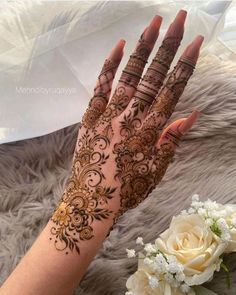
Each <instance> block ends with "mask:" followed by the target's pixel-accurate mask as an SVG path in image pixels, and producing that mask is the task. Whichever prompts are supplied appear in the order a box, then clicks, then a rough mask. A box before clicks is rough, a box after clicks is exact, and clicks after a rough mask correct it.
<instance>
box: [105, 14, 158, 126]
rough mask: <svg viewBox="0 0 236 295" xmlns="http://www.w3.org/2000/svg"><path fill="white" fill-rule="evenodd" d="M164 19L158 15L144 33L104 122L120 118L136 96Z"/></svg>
mask: <svg viewBox="0 0 236 295" xmlns="http://www.w3.org/2000/svg"><path fill="white" fill-rule="evenodd" d="M161 21H162V17H160V16H158V15H156V16H155V17H154V18H153V20H152V21H151V23H150V25H149V26H148V27H147V28H146V29H145V30H144V32H143V33H142V35H141V37H140V39H139V41H138V44H137V45H136V48H135V51H134V52H133V53H132V54H131V56H130V59H129V61H128V63H127V65H126V66H125V69H124V70H123V72H122V74H121V77H120V79H119V82H118V84H117V87H116V90H115V92H114V95H113V96H112V98H111V100H110V101H109V103H108V106H107V112H105V113H104V114H103V117H104V121H107V120H108V119H109V118H113V117H116V116H118V115H119V114H120V113H121V112H122V111H123V110H124V109H125V108H126V106H127V105H128V103H129V101H130V99H131V98H132V96H133V95H134V92H135V90H136V88H137V85H138V83H139V80H140V78H141V76H142V73H143V69H144V67H145V64H146V63H147V60H148V57H149V55H150V53H151V51H152V49H153V47H154V44H155V42H156V39H157V37H158V34H159V28H160V25H161Z"/></svg>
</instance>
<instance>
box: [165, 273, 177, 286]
mask: <svg viewBox="0 0 236 295" xmlns="http://www.w3.org/2000/svg"><path fill="white" fill-rule="evenodd" d="M164 279H165V280H166V281H167V283H169V284H171V285H173V283H174V281H175V279H174V276H173V275H172V274H171V273H169V272H167V273H166V274H164Z"/></svg>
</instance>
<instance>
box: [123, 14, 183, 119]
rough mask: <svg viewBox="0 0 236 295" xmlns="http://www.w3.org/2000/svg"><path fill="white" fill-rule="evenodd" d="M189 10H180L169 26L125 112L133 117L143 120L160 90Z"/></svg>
mask: <svg viewBox="0 0 236 295" xmlns="http://www.w3.org/2000/svg"><path fill="white" fill-rule="evenodd" d="M186 15H187V12H186V11H185V10H180V11H179V12H178V14H177V15H176V17H175V20H174V21H173V22H172V24H171V25H170V26H169V28H168V30H167V33H166V34H165V37H164V40H163V42H162V45H161V46H160V48H159V49H158V51H157V54H156V56H155V57H154V59H153V60H152V63H151V64H150V66H149V68H148V69H147V71H146V73H145V75H144V76H143V78H142V79H141V82H140V83H139V85H138V87H137V91H136V92H135V94H134V96H133V98H132V99H131V101H130V103H129V105H128V107H127V108H126V110H125V112H123V114H124V115H125V114H126V115H128V112H130V111H131V112H132V115H131V116H132V117H135V118H139V119H140V120H142V119H143V118H144V116H145V115H146V112H147V110H148V108H149V107H150V105H151V103H152V101H153V100H154V98H155V96H156V95H157V93H158V91H159V90H160V88H161V86H162V84H163V81H164V79H165V77H166V75H167V72H168V70H169V68H170V65H171V63H172V61H173V59H174V57H175V54H176V52H177V50H178V47H179V45H180V42H181V40H182V38H183V33H184V23H185V19H186Z"/></svg>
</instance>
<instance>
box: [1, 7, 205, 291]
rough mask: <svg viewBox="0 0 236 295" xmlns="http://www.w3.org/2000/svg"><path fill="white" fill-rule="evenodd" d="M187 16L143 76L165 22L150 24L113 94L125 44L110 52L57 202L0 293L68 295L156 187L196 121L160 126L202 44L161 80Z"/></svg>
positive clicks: (170, 31) (193, 47) (176, 22)
mask: <svg viewBox="0 0 236 295" xmlns="http://www.w3.org/2000/svg"><path fill="white" fill-rule="evenodd" d="M185 18H186V12H185V11H183V10H181V11H180V12H179V13H178V15H177V16H176V19H175V20H174V21H173V23H172V24H171V25H170V27H169V29H168V30H167V33H166V35H165V38H164V40H163V43H162V45H161V47H160V48H159V50H158V51H157V54H156V56H155V58H154V60H153V61H152V62H151V64H150V66H149V67H148V69H147V70H146V72H145V73H143V71H144V67H145V64H146V63H147V60H148V57H149V55H150V53H151V51H152V49H153V47H154V45H155V41H156V40H157V37H158V34H159V28H160V25H161V21H162V18H161V17H160V16H155V17H154V18H153V20H152V21H151V23H150V25H149V26H148V27H147V28H146V29H145V30H144V32H143V34H142V35H141V37H140V39H139V41H138V43H137V45H136V48H135V50H134V52H133V54H132V55H131V57H130V60H129V61H128V63H127V65H126V67H125V69H124V70H123V72H122V75H121V77H120V79H119V82H118V84H117V86H116V88H115V91H114V94H113V95H112V96H110V94H111V89H112V82H113V79H114V76H115V73H116V70H117V68H118V66H119V63H120V61H121V59H122V56H123V49H124V45H125V41H124V40H120V41H119V42H118V43H117V45H116V46H115V47H114V48H113V49H112V51H111V53H110V55H109V56H108V58H107V59H106V61H105V63H104V66H103V68H102V71H101V73H100V75H99V77H98V81H97V84H96V86H95V88H94V96H93V97H92V98H91V100H90V103H89V106H88V109H87V110H86V112H85V114H84V116H83V118H82V123H81V124H80V128H79V133H78V139H77V144H76V147H75V152H74V157H73V163H72V169H71V174H70V177H69V179H68V183H67V185H66V187H65V191H64V193H63V196H62V199H61V200H60V202H59V204H58V207H57V208H56V209H55V211H54V213H53V215H52V217H51V219H50V220H49V222H48V224H47V225H46V227H45V228H44V230H43V231H42V233H41V234H40V236H39V237H38V238H37V240H36V241H35V243H34V244H33V246H32V247H31V249H30V250H29V251H28V252H27V253H26V255H25V257H24V258H23V259H22V260H21V262H20V263H19V264H18V266H17V267H16V269H15V270H14V271H13V273H12V274H11V275H10V276H9V278H8V279H7V280H6V282H5V283H4V284H3V286H2V288H1V289H0V295H8V294H11V295H14V294H22V295H29V294H34V295H41V294H44V295H45V294H50V295H53V294H55V295H59V294H72V293H73V290H74V289H75V288H76V286H77V285H78V284H79V282H80V280H81V279H82V277H83V275H84V273H85V271H86V269H87V267H88V265H89V263H90V262H91V260H92V259H93V257H94V256H95V255H96V253H97V251H98V249H99V248H100V247H101V246H102V243H103V241H104V239H105V238H106V236H107V235H108V234H109V232H110V230H111V229H112V227H113V226H114V224H115V223H116V221H117V219H118V218H119V217H120V216H121V215H122V214H123V213H124V212H126V211H127V210H129V209H131V208H134V207H136V206H138V204H139V203H140V202H142V201H143V200H144V199H145V198H146V197H147V196H148V194H149V193H150V192H151V191H152V190H153V189H154V188H155V187H156V185H157V184H158V183H159V182H160V181H161V179H162V178H163V176H164V174H165V171H166V169H167V167H168V165H169V163H170V162H171V161H172V160H173V156H174V152H175V149H176V147H177V146H178V145H179V141H180V139H181V137H182V136H183V135H184V134H186V133H187V132H188V130H189V129H190V128H191V126H192V125H193V123H194V122H195V121H196V119H197V117H198V115H199V112H198V111H193V112H192V114H190V116H189V117H188V118H181V119H179V120H177V121H175V122H173V123H172V124H171V125H169V126H167V127H165V125H166V123H167V121H168V119H169V118H170V116H171V114H172V113H173V111H174V108H175V106H176V104H177V102H178V100H179V98H180V96H181V94H182V92H183V90H184V87H185V85H186V84H187V81H188V80H189V78H190V76H191V75H192V73H193V70H194V66H195V64H196V62H197V59H198V56H199V50H200V46H201V44H202V41H203V37H202V36H197V37H196V38H195V39H194V41H193V42H192V43H190V44H189V45H188V46H187V48H186V49H185V50H184V52H183V54H182V55H181V58H180V60H179V61H178V63H177V65H176V67H175V68H174V70H173V71H172V72H171V73H170V75H169V76H168V78H167V79H166V80H165V78H166V75H167V73H168V70H169V68H170V65H171V62H172V60H173V58H174V56H175V54H176V52H177V49H178V47H179V44H180V42H181V39H182V37H183V32H184V22H185ZM164 80H165V83H164Z"/></svg>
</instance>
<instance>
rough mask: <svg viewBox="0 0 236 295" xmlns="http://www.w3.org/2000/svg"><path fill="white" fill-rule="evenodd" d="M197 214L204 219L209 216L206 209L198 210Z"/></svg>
mask: <svg viewBox="0 0 236 295" xmlns="http://www.w3.org/2000/svg"><path fill="white" fill-rule="evenodd" d="M197 213H198V214H199V215H200V216H202V217H205V216H206V215H207V210H206V209H205V208H199V209H198V210H197Z"/></svg>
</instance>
